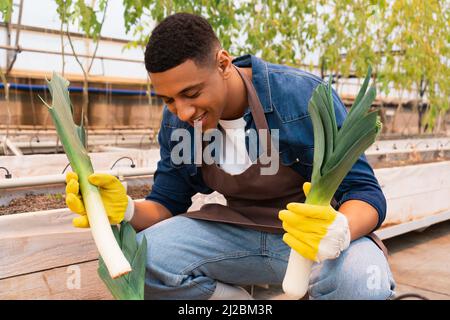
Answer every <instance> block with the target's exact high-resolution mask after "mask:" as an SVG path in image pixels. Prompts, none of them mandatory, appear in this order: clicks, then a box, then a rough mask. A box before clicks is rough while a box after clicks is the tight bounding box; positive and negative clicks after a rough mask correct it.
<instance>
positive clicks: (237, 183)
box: [185, 67, 387, 254]
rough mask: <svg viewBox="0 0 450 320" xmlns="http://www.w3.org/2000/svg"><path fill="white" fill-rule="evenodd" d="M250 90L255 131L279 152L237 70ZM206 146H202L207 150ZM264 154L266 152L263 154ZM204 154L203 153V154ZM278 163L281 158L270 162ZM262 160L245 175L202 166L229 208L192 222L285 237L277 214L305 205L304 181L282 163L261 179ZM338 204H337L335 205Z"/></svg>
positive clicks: (205, 210) (211, 207) (213, 209)
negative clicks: (293, 205) (293, 204)
mask: <svg viewBox="0 0 450 320" xmlns="http://www.w3.org/2000/svg"><path fill="white" fill-rule="evenodd" d="M236 70H237V71H238V73H239V74H240V76H241V78H242V79H243V81H244V84H245V87H246V89H247V97H248V103H249V107H250V111H251V113H252V116H253V119H254V121H255V125H256V129H258V131H259V130H261V129H266V131H265V132H267V139H266V141H267V148H266V150H265V152H266V154H267V155H271V154H272V153H271V152H278V150H275V149H272V143H271V138H270V137H271V136H270V131H269V126H268V124H267V121H266V117H265V115H264V111H263V107H262V105H261V102H260V101H259V98H258V96H257V94H256V90H255V88H254V87H253V84H252V82H251V81H250V80H249V79H248V78H247V76H246V75H245V74H244V73H243V72H242V71H241V70H239V68H237V67H236ZM205 145H206V142H203V147H205ZM263 152H264V151H263ZM201 154H203V153H201ZM271 159H277V160H279V157H275V158H271ZM263 167H264V165H263V164H261V162H260V161H259V158H258V159H257V160H256V161H255V162H253V164H252V165H250V167H249V168H247V169H246V170H245V171H244V172H242V173H240V174H237V175H231V174H229V173H227V172H225V171H224V170H222V169H220V168H219V167H218V165H217V164H216V163H213V164H206V163H202V168H201V172H202V177H203V180H204V182H205V184H206V185H207V186H208V187H209V188H211V189H213V190H215V191H217V192H219V193H221V194H222V195H223V196H224V197H225V199H226V200H227V205H226V206H225V205H221V204H217V203H208V204H204V205H203V206H202V207H201V208H200V209H199V210H196V211H190V212H187V213H186V214H185V215H186V216H187V217H189V218H194V219H201V220H209V221H217V222H224V223H231V224H234V225H239V226H242V227H247V228H250V229H255V230H259V231H265V232H270V233H280V234H281V233H284V230H283V228H282V225H281V224H282V222H281V220H279V219H278V212H279V211H280V210H282V209H284V208H285V207H286V205H287V204H288V203H290V202H304V201H305V195H304V193H303V190H302V185H303V183H304V182H305V179H304V178H303V177H302V176H301V175H300V174H299V173H298V172H297V171H295V170H294V169H292V168H290V167H288V166H284V165H282V163H281V162H280V163H279V170H278V172H277V173H276V174H274V175H262V174H261V168H263ZM334 203H335V202H334ZM368 237H370V238H371V239H372V240H373V241H374V242H375V243H376V244H377V246H378V247H380V249H382V250H383V252H384V253H385V254H386V253H387V252H386V251H385V247H384V245H383V244H382V242H381V240H379V239H378V238H377V237H376V235H374V234H370V235H368Z"/></svg>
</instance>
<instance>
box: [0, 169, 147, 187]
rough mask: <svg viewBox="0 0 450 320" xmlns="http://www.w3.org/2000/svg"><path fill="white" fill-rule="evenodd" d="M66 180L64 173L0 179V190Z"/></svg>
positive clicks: (121, 172)
mask: <svg viewBox="0 0 450 320" xmlns="http://www.w3.org/2000/svg"><path fill="white" fill-rule="evenodd" d="M96 173H107V174H111V175H113V176H116V177H139V176H153V174H154V173H155V170H154V169H152V168H133V169H131V168H115V169H114V170H107V171H96ZM65 182H66V176H65V175H64V174H53V175H45V176H37V177H23V178H10V179H0V190H2V189H10V188H23V187H33V186H40V185H46V184H62V183H65Z"/></svg>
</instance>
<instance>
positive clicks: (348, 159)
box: [283, 66, 381, 298]
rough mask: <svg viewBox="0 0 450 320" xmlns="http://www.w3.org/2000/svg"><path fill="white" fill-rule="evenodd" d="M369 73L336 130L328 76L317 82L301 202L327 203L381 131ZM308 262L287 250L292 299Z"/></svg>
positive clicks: (303, 284) (305, 279) (304, 280)
mask: <svg viewBox="0 0 450 320" xmlns="http://www.w3.org/2000/svg"><path fill="white" fill-rule="evenodd" d="M371 72H372V70H371V67H370V66H369V69H368V72H367V75H366V78H365V80H364V83H363V85H362V87H361V88H360V90H359V93H358V95H357V97H356V99H355V101H354V103H353V105H352V107H351V109H350V112H349V113H348V115H347V117H346V119H345V120H344V123H343V124H342V127H341V128H340V129H338V127H337V124H336V117H335V111H334V106H333V96H332V87H331V82H332V78H331V76H330V78H329V81H328V84H327V85H325V84H320V85H318V86H317V87H316V89H315V90H314V92H313V94H312V97H311V99H310V101H309V104H308V112H309V114H310V116H311V120H312V123H313V130H314V163H313V172H312V176H311V189H310V191H309V193H308V196H307V197H306V200H305V203H308V204H315V205H330V203H331V201H332V199H333V196H334V194H335V192H336V190H337V189H338V187H339V185H340V184H341V182H342V180H343V179H344V178H345V176H346V175H347V173H348V172H349V171H350V169H351V168H352V166H353V165H354V164H355V162H356V161H357V160H358V158H359V156H360V155H361V154H362V153H363V152H364V151H365V150H366V149H367V148H368V147H369V146H370V145H371V144H372V143H373V142H374V141H375V139H376V137H377V135H378V133H379V132H380V131H381V122H380V120H379V117H378V115H377V111H372V112H369V108H370V106H371V105H372V102H373V101H374V99H375V97H376V89H375V87H371V88H370V89H369V90H368V91H367V86H368V84H369V80H370V76H371ZM366 91H367V92H366ZM312 264H313V261H311V260H309V259H306V258H304V257H303V256H301V255H300V254H299V253H297V252H296V251H295V250H291V254H290V257H289V262H288V267H287V270H286V275H285V278H284V280H283V290H284V292H285V293H287V294H288V295H290V296H292V297H293V298H301V297H303V296H304V295H305V294H306V291H307V289H308V283H309V275H310V272H311V267H312Z"/></svg>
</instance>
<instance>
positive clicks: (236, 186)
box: [66, 13, 395, 299]
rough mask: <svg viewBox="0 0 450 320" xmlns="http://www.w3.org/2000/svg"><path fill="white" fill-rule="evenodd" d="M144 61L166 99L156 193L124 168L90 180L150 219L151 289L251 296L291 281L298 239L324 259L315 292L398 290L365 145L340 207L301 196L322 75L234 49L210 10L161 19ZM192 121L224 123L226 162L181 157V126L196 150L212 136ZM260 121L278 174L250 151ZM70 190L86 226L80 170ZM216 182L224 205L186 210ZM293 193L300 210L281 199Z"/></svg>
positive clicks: (380, 295) (139, 222)
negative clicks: (199, 138) (124, 176)
mask: <svg viewBox="0 0 450 320" xmlns="http://www.w3.org/2000/svg"><path fill="white" fill-rule="evenodd" d="M145 65H146V69H147V71H148V72H149V76H150V78H151V81H152V84H153V87H154V90H155V92H156V93H157V94H158V96H160V97H161V98H162V99H163V100H164V103H165V104H166V106H165V108H164V113H163V118H162V122H161V129H160V131H159V135H158V141H159V144H160V153H161V159H160V161H159V162H158V166H157V171H156V173H155V175H154V185H153V187H152V191H151V193H150V194H149V195H148V196H147V197H146V201H143V202H136V203H134V202H133V201H132V200H131V198H129V197H127V196H126V194H125V190H124V188H123V186H122V185H121V183H120V182H119V181H118V180H117V179H116V178H115V177H113V176H110V175H102V174H93V175H92V176H91V177H90V178H89V180H90V182H91V183H93V184H95V185H98V186H99V187H100V189H101V192H102V198H103V201H104V203H105V206H106V207H107V212H108V215H109V218H110V221H111V223H118V222H120V221H121V220H122V219H125V220H127V221H130V223H131V224H132V226H133V227H134V228H135V229H136V230H137V231H140V232H139V233H138V241H141V240H142V237H144V236H145V237H146V238H147V241H148V255H147V256H148V261H147V275H146V293H147V296H148V297H150V298H151V299H248V298H250V297H249V295H248V293H247V292H246V291H245V290H244V289H242V288H241V287H240V286H241V285H249V284H258V283H259V284H263V283H266V284H280V283H281V282H282V280H283V277H284V274H285V271H286V267H287V261H288V258H289V253H290V249H291V247H292V248H293V249H295V250H296V251H297V252H299V253H300V254H302V255H303V256H305V257H309V258H310V259H313V260H315V261H316V263H315V264H314V265H313V269H312V274H311V278H310V285H309V297H310V299H388V298H390V297H391V296H392V295H393V289H394V286H395V284H394V281H393V279H392V274H391V271H390V269H389V266H388V263H387V260H386V257H385V256H384V255H383V252H382V250H380V248H379V247H378V246H377V244H376V243H375V242H374V241H372V240H371V239H369V238H368V237H367V235H368V234H370V233H371V232H372V231H374V230H375V229H377V228H378V227H379V226H380V225H381V223H382V222H383V220H384V218H385V213H386V201H385V198H384V195H383V193H382V191H381V189H380V186H379V184H378V182H377V180H376V178H375V177H374V174H373V170H372V169H371V167H370V166H369V164H368V163H367V161H366V158H365V157H364V156H361V157H360V158H359V160H358V161H357V163H356V164H355V165H354V167H353V168H352V170H351V171H350V172H349V173H348V175H347V176H346V178H345V179H344V181H343V182H342V184H341V186H340V187H339V189H338V191H337V192H336V194H335V200H336V203H335V206H334V208H335V209H336V210H335V209H334V208H332V207H331V206H328V207H321V206H315V207H314V208H313V209H311V208H310V209H308V208H306V207H302V206H301V204H300V203H301V202H303V201H304V199H305V194H304V192H303V191H302V190H301V185H302V184H303V185H304V191H305V193H307V192H308V189H309V184H308V183H307V181H310V178H311V172H312V161H313V153H314V148H313V129H312V123H311V119H310V117H309V115H308V112H307V105H308V101H309V99H310V97H311V95H312V92H313V90H314V88H315V87H316V86H317V85H318V84H319V83H320V82H321V80H320V79H318V78H317V77H315V76H314V75H312V74H309V73H307V72H304V71H300V70H298V69H295V68H291V67H287V66H280V65H275V64H271V63H267V62H265V61H263V60H261V59H259V58H256V57H254V56H250V55H246V56H242V57H239V58H236V59H234V60H233V59H232V58H231V56H230V55H229V53H228V52H227V51H226V50H224V49H223V48H222V47H221V46H220V43H219V40H218V39H217V37H216V35H215V34H214V32H213V30H212V28H211V26H210V25H209V24H208V22H207V21H206V20H205V19H203V18H202V17H199V16H196V15H191V14H185V13H179V14H175V15H172V16H169V17H167V18H166V19H165V20H164V21H162V22H161V23H160V24H159V25H158V26H157V27H156V28H155V29H154V30H153V32H152V35H151V37H150V40H149V43H148V45H147V48H146V52H145ZM333 99H334V106H335V113H336V118H337V121H338V125H339V126H340V125H341V124H342V122H343V120H344V118H345V115H346V110H345V107H344V105H343V104H342V102H341V100H340V99H339V97H338V96H337V94H336V93H335V92H333ZM194 127H195V129H201V130H202V131H203V132H204V131H206V130H208V129H216V128H217V130H220V132H221V133H224V135H225V137H224V139H223V140H224V143H223V144H224V145H223V149H222V150H221V151H223V152H221V153H220V154H221V156H220V157H219V163H213V164H210V163H209V164H206V163H204V162H202V163H201V165H200V166H199V165H198V164H196V163H194V162H193V161H184V162H181V163H180V162H179V161H175V159H174V154H173V152H172V151H173V150H174V148H175V147H176V146H177V144H178V143H179V142H178V141H174V140H173V137H172V134H173V133H174V132H175V131H177V130H184V132H188V133H189V139H191V141H189V142H192V144H189V145H190V146H194V149H195V150H193V152H192V153H193V154H195V153H196V152H197V151H198V150H200V152H201V151H202V150H203V149H201V148H202V147H204V146H205V143H203V144H202V146H200V145H199V143H198V142H197V143H194V140H195V131H194ZM252 129H257V130H259V131H260V132H267V131H264V129H269V130H268V133H269V139H267V140H266V141H274V142H278V143H273V144H270V143H268V144H266V145H265V146H262V147H261V148H259V150H263V149H265V147H266V151H267V152H276V155H279V170H277V171H276V172H275V173H274V174H269V175H263V174H261V172H262V171H261V170H260V169H262V167H263V165H262V164H261V161H260V159H257V158H258V156H259V158H262V156H263V153H259V154H257V155H256V157H255V155H253V156H252V155H251V152H249V149H251V145H250V144H251V143H249V141H248V139H246V138H248V137H246V136H245V134H244V130H245V132H248V131H249V130H252ZM276 133H278V134H276ZM270 137H271V138H270ZM276 138H278V139H276ZM260 140H261V139H260ZM260 140H258V141H260ZM276 140H278V141H276ZM198 148H200V149H198ZM188 151H190V150H188ZM183 152H186V150H184V151H183ZM192 157H193V155H189V156H188V157H187V159H188V160H191V159H192ZM183 159H186V158H183ZM215 159H217V158H215ZM236 159H237V160H239V161H234V160H236ZM275 159H278V157H275ZM304 182H306V183H305V184H304ZM66 190H67V200H66V202H67V205H68V206H69V208H71V210H72V211H75V212H78V213H80V214H81V216H80V217H77V218H75V219H74V225H75V226H77V227H88V226H89V222H88V220H87V216H86V215H85V212H84V206H83V203H82V199H81V197H80V196H79V195H78V182H77V178H76V175H75V174H73V173H70V174H68V176H67V189H66ZM214 190H215V191H218V192H220V193H222V194H223V195H224V196H225V198H226V200H227V204H226V205H220V204H207V205H205V206H203V207H202V208H201V209H199V210H197V211H193V212H188V213H186V211H187V209H188V208H189V207H190V205H191V204H192V202H191V197H192V196H193V195H194V194H196V193H197V192H200V193H211V192H212V191H214ZM289 203H290V204H293V205H291V206H290V207H289V208H290V209H291V210H283V209H285V208H286V206H287V205H288V204H289ZM311 210H312V211H311ZM330 216H331V217H332V219H331V220H330V219H328V218H326V217H330ZM280 219H281V220H282V221H283V223H282V222H281V221H280ZM283 234H284V235H283ZM324 243H327V244H329V245H323V244H324ZM286 244H288V245H286Z"/></svg>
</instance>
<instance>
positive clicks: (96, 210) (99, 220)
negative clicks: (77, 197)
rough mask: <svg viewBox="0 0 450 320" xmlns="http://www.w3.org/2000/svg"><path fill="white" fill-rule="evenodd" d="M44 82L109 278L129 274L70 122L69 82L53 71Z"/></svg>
mask: <svg viewBox="0 0 450 320" xmlns="http://www.w3.org/2000/svg"><path fill="white" fill-rule="evenodd" d="M47 82H48V87H49V90H50V93H51V94H52V98H53V101H52V105H51V106H49V105H48V104H46V103H45V102H44V103H45V105H46V106H47V107H48V109H49V111H50V114H51V116H52V119H53V123H54V124H55V127H56V130H57V133H58V137H59V139H60V140H61V143H62V145H63V146H64V151H65V153H66V155H67V158H68V159H69V161H70V166H71V167H72V169H73V170H74V171H75V172H76V173H77V174H78V179H79V183H80V192H81V195H82V197H83V201H84V205H85V209H86V212H87V216H88V219H89V224H90V227H91V232H92V237H93V238H94V241H95V245H96V246H97V249H98V251H99V253H100V256H101V257H102V258H103V261H104V263H105V265H106V268H107V269H108V271H109V274H110V276H111V278H113V279H115V278H118V277H120V276H122V275H124V274H127V273H129V272H130V271H131V266H130V263H129V262H128V261H127V259H126V258H125V256H124V254H123V253H122V250H121V249H120V247H119V245H118V244H117V242H116V239H115V237H114V234H113V232H112V229H111V226H110V223H109V220H108V217H107V214H106V211H105V208H104V206H103V202H102V199H101V197H100V192H99V190H98V187H96V186H94V185H92V184H90V183H89V181H88V177H89V175H90V174H92V173H93V172H94V170H93V168H92V163H91V160H90V158H89V155H88V153H87V151H86V149H85V146H84V137H85V131H84V128H83V124H82V123H81V126H76V125H75V124H74V122H73V109H72V105H71V102H70V99H69V93H68V86H69V83H68V81H67V80H65V79H64V78H62V77H60V76H59V75H57V74H56V73H53V76H52V79H51V80H50V81H47Z"/></svg>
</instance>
